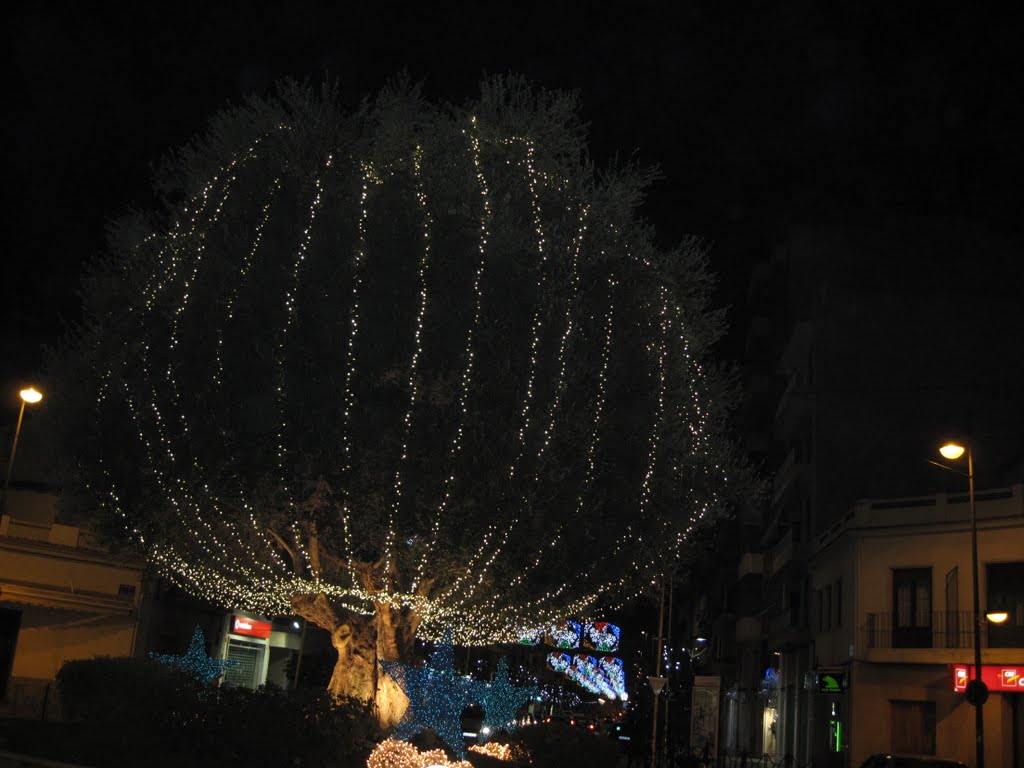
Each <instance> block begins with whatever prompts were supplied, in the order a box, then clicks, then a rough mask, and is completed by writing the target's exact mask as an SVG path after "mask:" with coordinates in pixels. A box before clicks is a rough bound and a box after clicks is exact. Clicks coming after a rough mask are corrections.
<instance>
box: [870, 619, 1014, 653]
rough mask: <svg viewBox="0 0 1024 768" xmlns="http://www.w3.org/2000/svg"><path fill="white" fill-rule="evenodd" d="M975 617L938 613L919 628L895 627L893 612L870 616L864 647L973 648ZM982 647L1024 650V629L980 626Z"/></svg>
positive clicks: (1008, 624)
mask: <svg viewBox="0 0 1024 768" xmlns="http://www.w3.org/2000/svg"><path fill="white" fill-rule="evenodd" d="M973 617H974V614H973V613H971V612H970V611H939V612H935V613H929V614H924V615H923V616H919V617H916V618H917V622H916V624H917V626H912V627H906V626H894V622H893V615H892V614H891V613H869V614H868V616H867V623H866V624H865V626H864V627H863V628H862V633H863V642H864V647H865V648H867V649H868V650H871V649H875V648H882V649H887V648H937V649H950V648H952V649H962V648H973V647H974V625H973V620H974V618H973ZM981 646H982V648H1024V626H1021V625H1018V624H1015V623H1009V622H1008V623H1006V624H988V623H987V622H983V623H982V627H981Z"/></svg>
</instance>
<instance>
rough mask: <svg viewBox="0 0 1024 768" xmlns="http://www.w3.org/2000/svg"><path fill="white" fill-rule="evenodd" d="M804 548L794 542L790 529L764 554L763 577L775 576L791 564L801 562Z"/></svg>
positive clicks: (797, 542)
mask: <svg viewBox="0 0 1024 768" xmlns="http://www.w3.org/2000/svg"><path fill="white" fill-rule="evenodd" d="M803 558H804V547H803V545H802V544H801V543H800V542H799V541H796V540H795V538H794V536H793V529H792V528H790V529H789V530H787V531H786V532H785V533H784V534H782V537H781V538H780V539H779V540H778V542H776V544H775V546H773V547H772V548H771V549H770V550H769V551H768V552H767V553H766V554H765V562H764V572H765V576H768V577H771V576H777V575H778V574H779V573H781V572H782V571H783V570H785V569H786V567H787V566H789V565H790V564H791V563H797V562H802V561H803Z"/></svg>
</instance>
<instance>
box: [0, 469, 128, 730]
mask: <svg viewBox="0 0 1024 768" xmlns="http://www.w3.org/2000/svg"><path fill="white" fill-rule="evenodd" d="M56 502H57V497H56V496H55V495H54V494H52V493H47V492H42V491H32V490H24V489H22V490H11V491H10V492H9V493H8V496H7V504H6V512H5V513H4V514H3V516H2V517H0V695H2V698H0V711H2V712H3V713H4V714H6V715H14V716H19V717H33V718H46V717H50V716H53V715H55V714H56V713H57V711H58V709H57V704H56V696H55V690H54V679H55V677H56V674H57V671H58V670H59V669H60V667H61V666H62V665H63V664H64V662H65V661H69V660H72V659H87V658H92V657H94V656H131V655H133V654H135V653H137V652H138V650H139V647H140V646H139V627H140V608H141V603H142V593H143V588H142V564H141V563H140V562H136V561H132V560H129V559H122V558H118V557H114V556H112V555H110V554H109V553H107V552H105V551H104V550H103V549H102V548H101V547H100V546H99V545H98V544H97V543H96V542H95V540H93V539H92V538H91V537H90V536H89V535H88V533H87V532H85V531H83V530H81V529H80V528H78V527H76V526H72V525H63V524H61V523H58V522H57V515H56Z"/></svg>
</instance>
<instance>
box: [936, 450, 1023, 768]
mask: <svg viewBox="0 0 1024 768" xmlns="http://www.w3.org/2000/svg"><path fill="white" fill-rule="evenodd" d="M939 453H940V454H942V456H943V458H946V459H949V460H950V461H956V460H957V459H959V458H960V457H961V456H963V455H964V453H966V454H967V503H968V506H969V507H970V510H971V582H972V594H973V596H974V680H971V681H970V682H969V683H968V684H967V690H966V691H965V694H966V696H967V701H968V702H970V703H971V704H973V705H974V737H975V758H974V760H975V766H976V768H985V718H984V717H983V714H982V712H983V707H984V704H985V699H987V698H988V687H987V686H986V685H985V683H984V682H983V681H982V679H981V610H980V608H979V607H978V602H979V596H978V593H979V591H980V590H979V589H978V516H977V514H976V512H975V509H974V455H973V454H972V453H971V446H970V443H967V444H966V445H965V444H962V443H958V442H953V441H950V442H947V443H946V444H945V445H943V446H942V447H941V448H939ZM932 463H933V464H936V465H937V466H940V467H942V468H943V469H948V470H950V471H952V472H957V473H958V474H963V473H962V472H960V471H959V470H956V469H953V468H952V467H947V466H945V465H943V464H938V462H932ZM1004 620H1005V619H1004Z"/></svg>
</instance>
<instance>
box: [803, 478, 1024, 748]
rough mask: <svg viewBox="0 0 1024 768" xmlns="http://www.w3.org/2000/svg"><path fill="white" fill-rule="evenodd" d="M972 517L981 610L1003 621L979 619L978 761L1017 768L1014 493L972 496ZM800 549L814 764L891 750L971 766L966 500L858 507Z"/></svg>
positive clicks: (1023, 603) (1022, 640)
mask: <svg viewBox="0 0 1024 768" xmlns="http://www.w3.org/2000/svg"><path fill="white" fill-rule="evenodd" d="M976 510H977V521H978V522H977V528H978V563H979V565H978V571H979V581H980V588H979V595H980V610H981V613H982V614H983V615H984V613H985V612H986V611H987V610H989V609H993V608H1000V609H1002V610H1005V611H1006V612H1007V613H1008V614H1009V616H1008V618H1007V620H1006V621H1005V622H1004V623H1002V624H991V623H987V622H986V623H985V624H984V625H983V633H982V661H983V664H985V665H986V670H988V667H992V670H991V671H992V673H993V674H994V676H996V678H997V682H995V683H990V687H991V689H992V692H991V693H992V695H991V696H990V697H989V699H988V702H987V703H986V704H985V706H984V718H985V747H986V750H985V753H986V765H992V766H1006V767H1007V768H1009V767H1010V766H1020V765H1022V764H1024V760H1022V757H1024V755H1022V750H1024V682H1022V681H1024V485H1016V486H1014V487H1012V488H1003V489H992V490H985V491H979V492H978V493H977V494H976ZM812 549H813V551H812V554H811V557H810V569H809V570H810V584H811V590H812V592H811V595H812V609H811V622H812V629H811V634H812V639H813V644H812V648H813V658H812V663H813V674H812V675H811V677H810V685H809V686H808V688H809V690H808V692H807V694H806V696H807V699H808V700H809V702H810V706H809V707H808V710H807V711H808V713H809V717H808V718H807V721H808V726H807V727H808V730H809V740H810V743H811V753H810V754H811V758H812V760H813V764H814V765H815V766H826V767H827V766H830V765H835V766H845V765H852V766H858V765H860V764H861V763H862V762H863V761H864V759H866V758H867V757H868V755H870V754H873V753H876V752H902V753H914V754H925V755H939V756H942V757H948V758H953V759H956V760H961V761H963V762H964V763H966V764H968V765H972V764H973V762H974V757H975V744H974V711H973V708H972V707H971V705H970V704H968V703H967V701H966V700H965V698H964V696H963V694H962V690H957V688H958V687H961V688H962V686H958V685H957V680H958V679H963V678H962V677H960V678H958V676H957V669H958V668H959V669H960V670H961V674H962V670H963V668H964V667H971V665H972V664H973V661H974V651H973V647H974V635H973V605H972V597H973V593H972V579H971V525H970V511H969V505H968V498H967V496H966V494H957V495H947V494H938V495H934V496H926V497H918V498H904V499H884V500H862V501H859V502H857V503H856V505H854V507H853V508H852V509H851V510H850V511H849V512H848V513H847V514H846V515H845V516H844V517H843V518H842V519H841V520H839V521H837V522H836V523H835V524H834V525H833V526H832V527H831V528H829V529H828V530H827V531H824V532H822V533H821V534H819V535H818V536H817V537H815V539H814V541H813V542H812ZM1004 670H1009V671H1010V672H1011V673H1015V674H1010V675H1009V676H1007V675H1006V674H1005V673H1004ZM969 676H970V677H973V676H974V675H973V670H972V671H971V673H970V675H969ZM1000 678H1001V679H1000ZM847 753H848V754H847Z"/></svg>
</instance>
